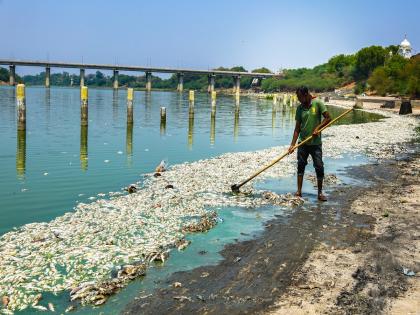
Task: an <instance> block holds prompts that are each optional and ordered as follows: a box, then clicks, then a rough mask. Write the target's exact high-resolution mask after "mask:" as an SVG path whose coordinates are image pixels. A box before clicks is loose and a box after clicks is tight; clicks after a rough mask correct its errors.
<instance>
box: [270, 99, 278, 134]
mask: <svg viewBox="0 0 420 315" xmlns="http://www.w3.org/2000/svg"><path fill="white" fill-rule="evenodd" d="M276 118H277V106H276V105H275V104H273V108H272V109H271V129H272V134H273V136H274V135H275V133H276V132H275V131H276Z"/></svg>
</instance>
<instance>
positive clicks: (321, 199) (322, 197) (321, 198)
mask: <svg viewBox="0 0 420 315" xmlns="http://www.w3.org/2000/svg"><path fill="white" fill-rule="evenodd" d="M318 200H319V201H327V200H328V199H327V197H326V196H325V195H324V194H319V195H318Z"/></svg>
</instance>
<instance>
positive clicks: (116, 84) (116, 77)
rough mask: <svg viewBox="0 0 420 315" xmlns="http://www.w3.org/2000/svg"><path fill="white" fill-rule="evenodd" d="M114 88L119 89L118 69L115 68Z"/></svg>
mask: <svg viewBox="0 0 420 315" xmlns="http://www.w3.org/2000/svg"><path fill="white" fill-rule="evenodd" d="M113 88H114V90H116V89H118V70H114V84H113Z"/></svg>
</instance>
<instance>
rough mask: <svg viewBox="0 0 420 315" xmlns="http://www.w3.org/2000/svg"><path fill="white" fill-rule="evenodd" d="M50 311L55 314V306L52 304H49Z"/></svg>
mask: <svg viewBox="0 0 420 315" xmlns="http://www.w3.org/2000/svg"><path fill="white" fill-rule="evenodd" d="M48 309H49V310H50V311H51V312H55V308H54V304H52V303H48Z"/></svg>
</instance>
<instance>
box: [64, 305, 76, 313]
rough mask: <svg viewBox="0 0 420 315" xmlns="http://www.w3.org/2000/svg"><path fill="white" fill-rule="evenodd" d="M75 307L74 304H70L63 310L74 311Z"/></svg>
mask: <svg viewBox="0 0 420 315" xmlns="http://www.w3.org/2000/svg"><path fill="white" fill-rule="evenodd" d="M75 309H76V308H75V307H74V305H70V306H69V307H67V308H66V310H65V312H66V313H68V312H71V311H74V310H75Z"/></svg>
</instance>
